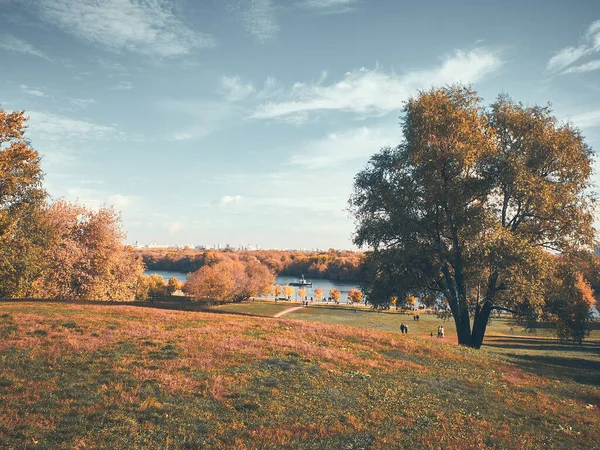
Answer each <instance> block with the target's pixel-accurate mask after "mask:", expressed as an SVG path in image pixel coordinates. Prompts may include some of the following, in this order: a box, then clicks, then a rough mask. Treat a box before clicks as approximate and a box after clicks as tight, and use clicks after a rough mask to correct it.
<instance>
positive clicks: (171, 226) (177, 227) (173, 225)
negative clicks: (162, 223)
mask: <svg viewBox="0 0 600 450" xmlns="http://www.w3.org/2000/svg"><path fill="white" fill-rule="evenodd" d="M182 229H183V223H181V222H169V223H167V230H168V231H169V233H170V234H177V233H178V232H180V231H181V230H182Z"/></svg>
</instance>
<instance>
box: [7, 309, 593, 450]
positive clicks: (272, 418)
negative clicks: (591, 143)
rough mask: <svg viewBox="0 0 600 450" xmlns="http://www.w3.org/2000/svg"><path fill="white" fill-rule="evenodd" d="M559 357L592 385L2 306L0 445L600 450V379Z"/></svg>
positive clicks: (337, 332)
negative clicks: (578, 370) (587, 449)
mask: <svg viewBox="0 0 600 450" xmlns="http://www.w3.org/2000/svg"><path fill="white" fill-rule="evenodd" d="M309 309H310V308H309ZM355 314H356V313H355ZM380 316H384V314H381V315H380ZM422 320H423V319H422ZM497 345H498V346H500V345H502V343H501V342H499V343H497ZM506 345H515V346H518V345H519V342H518V341H515V342H514V343H509V344H506ZM535 345H537V346H539V343H537V344H532V346H535ZM509 350H510V351H511V352H512V351H513V350H514V349H509ZM526 351H532V350H531V349H529V350H526ZM560 351H561V352H566V353H565V357H567V356H569V357H570V358H572V360H573V361H578V364H579V363H581V361H587V363H588V366H587V367H583V368H581V370H582V373H584V372H585V373H586V374H587V375H588V377H589V378H586V379H583V378H582V379H574V378H572V377H568V376H565V377H564V378H563V379H561V380H557V379H555V378H552V377H549V376H545V375H544V376H543V375H540V374H539V373H536V371H535V370H531V367H529V366H527V364H532V361H520V360H518V359H515V361H514V362H519V361H520V363H519V364H512V363H509V362H506V360H505V355H501V354H500V353H498V352H497V351H496V347H490V348H486V349H483V350H480V351H476V350H472V349H467V348H461V347H459V346H456V345H448V343H447V342H441V341H440V340H437V339H428V338H420V337H416V336H412V335H411V334H409V335H408V336H402V335H400V334H399V333H397V332H394V333H391V332H388V331H380V330H372V329H367V328H359V327H346V326H342V325H332V324H323V323H313V322H309V321H298V320H289V319H285V318H282V319H272V318H260V317H256V318H255V317H248V316H242V315H236V314H221V313H219V314H215V313H202V312H182V311H172V310H160V309H153V308H136V307H133V306H126V305H123V306H114V305H97V306H96V305H76V304H66V303H52V302H48V303H32V302H10V303H8V302H7V303H0V448H3V449H4V448H6V449H12V448H15V449H16V448H18V449H21V448H39V449H53V448H69V449H70V448H81V449H83V448H128V449H138V448H139V449H158V448H161V449H165V448H167V449H168V448H172V449H175V448H240V449H241V448H279V447H293V448H336V449H337V448H348V449H351V448H357V449H358V448H375V449H388V448H511V449H512V448H528V449H529V448H544V449H552V448H565V449H573V448H598V440H597V432H598V430H599V429H600V413H599V408H600V388H599V386H598V383H594V380H595V379H596V378H597V376H598V373H599V367H598V366H597V365H595V364H594V363H595V360H588V359H586V358H587V357H586V356H585V355H586V353H576V352H568V351H567V350H566V349H562V350H560ZM592 353H593V352H592ZM573 361H572V363H573ZM533 362H535V361H533ZM521 363H527V364H521Z"/></svg>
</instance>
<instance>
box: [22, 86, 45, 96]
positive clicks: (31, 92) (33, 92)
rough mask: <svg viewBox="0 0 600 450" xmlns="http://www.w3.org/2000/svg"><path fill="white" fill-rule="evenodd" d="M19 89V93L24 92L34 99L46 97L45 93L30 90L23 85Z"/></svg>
mask: <svg viewBox="0 0 600 450" xmlns="http://www.w3.org/2000/svg"><path fill="white" fill-rule="evenodd" d="M19 89H21V92H24V93H25V94H28V95H33V96H34V97H47V95H46V93H44V92H42V91H40V90H39V89H34V88H31V87H29V86H27V85H25V84H22V85H21V86H19Z"/></svg>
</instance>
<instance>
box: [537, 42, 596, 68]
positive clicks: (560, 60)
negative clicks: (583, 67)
mask: <svg viewBox="0 0 600 450" xmlns="http://www.w3.org/2000/svg"><path fill="white" fill-rule="evenodd" d="M588 53H589V49H588V48H587V47H585V46H580V47H565V48H563V49H562V50H561V51H559V52H558V53H556V54H555V55H554V56H552V58H550V60H549V61H548V65H547V69H548V70H549V71H551V72H558V71H560V70H562V69H564V68H565V67H567V66H570V65H571V64H573V63H574V62H575V61H577V60H578V59H580V58H581V57H582V56H584V55H587V54H588Z"/></svg>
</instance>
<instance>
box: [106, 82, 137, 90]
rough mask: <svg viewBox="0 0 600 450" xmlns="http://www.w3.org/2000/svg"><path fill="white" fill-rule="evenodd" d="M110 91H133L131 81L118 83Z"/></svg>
mask: <svg viewBox="0 0 600 450" xmlns="http://www.w3.org/2000/svg"><path fill="white" fill-rule="evenodd" d="M110 89H113V90H115V91H128V90H129V89H133V83H132V82H131V81H119V82H118V83H117V84H115V85H114V86H113V87H111V88H110Z"/></svg>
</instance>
